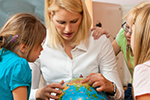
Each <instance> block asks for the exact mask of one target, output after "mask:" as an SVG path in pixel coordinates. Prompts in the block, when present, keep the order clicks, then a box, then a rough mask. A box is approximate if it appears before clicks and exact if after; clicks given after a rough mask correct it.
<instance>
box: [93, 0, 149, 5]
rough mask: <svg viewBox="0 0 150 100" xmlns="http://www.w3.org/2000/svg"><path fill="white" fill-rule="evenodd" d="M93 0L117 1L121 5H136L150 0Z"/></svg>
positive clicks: (103, 0)
mask: <svg viewBox="0 0 150 100" xmlns="http://www.w3.org/2000/svg"><path fill="white" fill-rule="evenodd" d="M92 1H97V2H106V3H115V4H120V5H136V4H138V3H140V2H142V1H150V0H92Z"/></svg>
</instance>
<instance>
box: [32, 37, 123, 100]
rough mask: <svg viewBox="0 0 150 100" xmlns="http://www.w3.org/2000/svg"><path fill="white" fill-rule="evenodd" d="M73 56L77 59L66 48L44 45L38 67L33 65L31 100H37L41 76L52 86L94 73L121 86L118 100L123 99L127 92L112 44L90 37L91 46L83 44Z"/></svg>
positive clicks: (36, 64) (35, 64)
mask: <svg viewBox="0 0 150 100" xmlns="http://www.w3.org/2000/svg"><path fill="white" fill-rule="evenodd" d="M46 42H47V40H46ZM71 54H72V57H73V59H70V58H69V57H68V55H67V54H66V53H65V51H64V50H63V48H62V47H61V50H57V49H52V48H50V47H48V46H47V45H46V43H45V44H44V46H43V51H42V52H41V55H40V57H39V59H38V60H37V61H36V62H35V63H30V67H31V69H32V89H31V94H30V100H35V93H36V90H37V89H38V88H39V81H40V75H41V74H42V75H43V78H44V80H45V82H46V83H47V84H49V83H52V82H57V83H60V81H61V80H64V81H65V82H67V81H69V80H70V79H73V78H78V77H79V76H80V75H81V74H82V76H83V77H86V76H87V75H89V74H90V73H102V74H103V76H104V77H105V78H106V79H108V80H110V81H112V82H114V83H115V84H116V85H117V93H116V95H115V99H123V97H124V91H123V86H122V84H121V81H120V78H119V74H118V71H117V63H116V58H115V54H114V51H113V47H112V45H111V42H110V40H109V39H107V38H106V36H105V35H102V36H101V37H100V38H99V39H98V40H94V39H93V37H92V36H89V44H88V46H85V45H84V44H83V43H80V44H79V45H78V46H76V47H75V48H74V49H72V51H71ZM45 85H46V84H45Z"/></svg>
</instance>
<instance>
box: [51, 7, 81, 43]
mask: <svg viewBox="0 0 150 100" xmlns="http://www.w3.org/2000/svg"><path fill="white" fill-rule="evenodd" d="M51 18H52V20H53V22H54V24H55V26H56V29H57V31H58V33H59V34H60V36H61V37H62V38H63V39H64V40H65V42H69V41H72V39H73V37H74V36H75V35H76V34H77V32H78V29H79V25H80V23H81V20H82V15H81V14H80V13H72V12H69V11H67V10H65V9H60V10H59V11H56V12H55V15H54V16H51Z"/></svg>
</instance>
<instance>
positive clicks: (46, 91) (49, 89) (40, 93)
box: [30, 59, 64, 100]
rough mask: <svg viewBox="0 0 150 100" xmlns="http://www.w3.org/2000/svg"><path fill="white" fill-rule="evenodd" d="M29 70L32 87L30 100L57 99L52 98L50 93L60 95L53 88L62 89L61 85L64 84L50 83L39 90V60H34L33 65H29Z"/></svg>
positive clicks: (55, 97)
mask: <svg viewBox="0 0 150 100" xmlns="http://www.w3.org/2000/svg"><path fill="white" fill-rule="evenodd" d="M30 68H31V69H32V87H31V94H30V100H36V99H39V100H40V99H44V100H49V98H52V99H58V96H54V95H53V94H51V93H56V94H60V93H61V91H60V90H57V89H55V88H60V89H62V88H63V86H62V84H63V83H64V81H61V82H60V83H51V84H48V85H46V86H44V87H42V88H39V82H40V76H41V70H40V61H39V59H38V60H36V62H34V63H30ZM44 82H45V81H44Z"/></svg>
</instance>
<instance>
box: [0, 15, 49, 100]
mask: <svg viewBox="0 0 150 100" xmlns="http://www.w3.org/2000/svg"><path fill="white" fill-rule="evenodd" d="M45 37H46V28H45V26H44V25H43V24H42V23H41V22H40V21H39V20H37V19H36V18H35V17H34V16H32V15H30V14H26V13H19V14H16V15H14V16H13V17H12V18H10V19H9V20H8V21H7V22H6V24H5V25H4V26H3V27H2V29H1V31H0V49H1V50H0V73H1V74H0V98H1V100H27V99H29V94H30V88H31V77H32V76H31V69H30V67H29V65H28V62H34V61H35V60H36V59H37V58H38V57H39V55H40V52H41V51H42V50H43V48H42V46H41V43H42V42H43V40H44V38H45Z"/></svg>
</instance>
